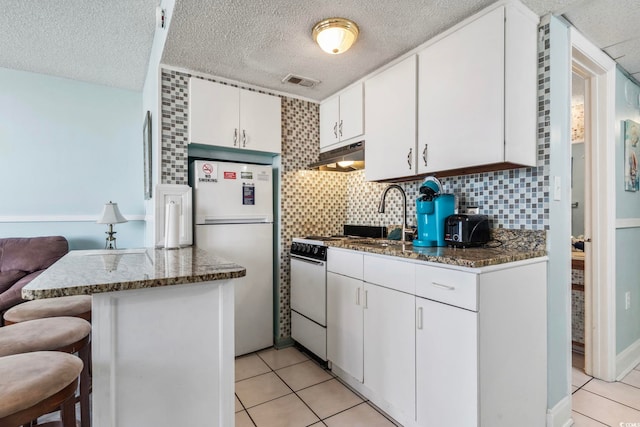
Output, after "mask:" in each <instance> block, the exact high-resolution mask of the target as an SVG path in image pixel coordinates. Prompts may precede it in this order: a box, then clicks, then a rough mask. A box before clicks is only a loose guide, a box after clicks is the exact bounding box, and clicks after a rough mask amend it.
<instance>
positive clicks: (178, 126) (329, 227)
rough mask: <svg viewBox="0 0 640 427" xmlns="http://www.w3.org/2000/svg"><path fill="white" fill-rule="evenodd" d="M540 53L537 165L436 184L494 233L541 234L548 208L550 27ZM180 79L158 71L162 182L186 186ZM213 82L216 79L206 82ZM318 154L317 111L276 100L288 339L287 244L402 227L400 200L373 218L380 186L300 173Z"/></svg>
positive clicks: (349, 177)
mask: <svg viewBox="0 0 640 427" xmlns="http://www.w3.org/2000/svg"><path fill="white" fill-rule="evenodd" d="M542 31H544V33H545V34H544V41H543V42H542V43H541V44H540V47H539V66H538V67H539V82H538V97H539V98H538V99H539V117H538V166H537V167H533V168H521V169H515V170H510V171H501V172H493V173H482V174H474V175H465V176H458V177H448V178H444V179H443V180H442V182H443V184H444V186H445V191H447V192H453V193H454V194H455V195H456V201H457V204H458V207H459V209H461V211H464V210H465V209H466V208H467V207H468V206H480V209H481V212H482V213H484V214H487V215H489V217H490V219H491V221H492V225H493V227H494V228H498V227H499V228H507V229H531V230H547V229H548V219H549V214H548V203H549V179H548V175H549V173H548V166H549V132H550V130H549V118H548V116H549V111H548V108H549V107H548V102H549V97H548V93H549V74H548V73H549V27H548V25H547V26H544V27H542ZM189 77H190V75H189V74H187V73H182V72H177V71H171V70H163V71H162V153H161V155H162V182H163V183H170V184H184V183H186V182H187V148H186V147H187V138H188V129H187V127H188V117H187V115H188V80H189ZM212 81H215V80H212ZM318 154H319V106H318V104H315V103H311V102H307V101H302V100H298V99H294V98H288V97H282V158H281V176H280V179H281V205H280V207H281V215H280V221H281V224H282V229H281V235H280V238H281V246H280V250H279V254H278V255H277V256H278V257H279V261H280V265H281V268H280V272H279V278H280V283H279V284H278V298H279V313H278V323H279V330H278V331H277V337H278V338H279V339H286V338H288V337H289V336H290V332H291V320H290V305H289V295H290V294H289V289H290V283H289V255H288V250H289V246H290V244H291V239H292V238H293V237H298V236H306V235H332V234H341V233H342V225H343V224H371V225H390V224H401V223H402V207H401V206H402V199H401V196H400V193H399V192H397V191H391V192H390V193H389V194H388V196H387V204H386V208H387V209H386V213H385V214H379V213H378V203H379V200H380V195H381V193H382V191H383V190H384V188H385V187H386V186H387V184H379V183H371V182H365V181H364V172H362V171H359V172H351V173H335V172H315V171H308V170H306V168H307V165H308V164H309V163H312V162H314V161H316V160H317V158H318ZM420 184H421V181H413V182H406V183H401V184H400V185H401V186H402V187H403V188H404V189H405V192H406V194H407V217H408V221H409V223H410V224H415V219H414V218H415V203H414V201H415V198H416V197H417V195H418V188H419V186H420Z"/></svg>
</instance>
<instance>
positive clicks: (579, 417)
mask: <svg viewBox="0 0 640 427" xmlns="http://www.w3.org/2000/svg"><path fill="white" fill-rule="evenodd" d="M583 367H584V358H583V357H582V356H581V355H579V354H577V353H574V354H573V372H572V380H571V386H572V389H573V399H572V408H573V420H574V424H573V425H574V427H592V426H593V427H596V426H597V427H602V426H611V427H619V426H620V427H632V426H633V427H636V426H640V365H638V366H636V368H635V369H634V370H632V371H631V372H629V373H628V374H627V375H626V376H625V377H624V378H623V379H622V381H619V382H611V383H608V382H605V381H601V380H598V379H595V378H592V377H590V376H589V375H587V374H585V373H584V370H583V369H584V368H583Z"/></svg>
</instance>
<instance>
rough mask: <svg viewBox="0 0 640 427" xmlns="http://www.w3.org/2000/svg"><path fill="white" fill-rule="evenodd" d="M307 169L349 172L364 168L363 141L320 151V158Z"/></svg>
mask: <svg viewBox="0 0 640 427" xmlns="http://www.w3.org/2000/svg"><path fill="white" fill-rule="evenodd" d="M309 169H313V170H320V171H332V172H351V171H355V170H360V169H364V141H360V142H354V143H353V144H349V145H345V146H344V147H340V148H336V149H334V150H330V151H325V152H324V153H320V159H319V160H318V161H317V162H316V163H312V164H310V165H309Z"/></svg>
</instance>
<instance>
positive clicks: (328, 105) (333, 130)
mask: <svg viewBox="0 0 640 427" xmlns="http://www.w3.org/2000/svg"><path fill="white" fill-rule="evenodd" d="M339 120H340V98H339V97H337V96H334V97H333V98H331V99H328V100H327V101H325V102H323V103H322V104H320V149H321V150H322V149H323V148H325V147H329V146H330V145H333V144H335V143H337V142H339V141H340V140H339V138H338V121H339Z"/></svg>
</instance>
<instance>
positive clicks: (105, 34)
mask: <svg viewBox="0 0 640 427" xmlns="http://www.w3.org/2000/svg"><path fill="white" fill-rule="evenodd" d="M159 3H160V0H102V1H101V2H97V1H93V0H55V1H54V0H0V8H1V9H0V10H2V13H1V14H0V28H2V33H3V36H2V37H1V38H0V52H1V53H0V67H4V68H12V69H18V70H26V71H33V72H38V73H44V74H51V75H56V76H61V77H67V78H72V79H76V80H81V81H88V82H92V83H99V84H106V85H110V86H115V87H121V88H126V89H133V90H141V89H142V86H143V80H144V78H145V75H146V67H147V63H148V60H149V53H150V50H151V44H152V38H153V32H154V29H155V8H156V6H157V5H158V4H159ZM491 3H493V0H401V1H396V2H391V1H371V0H307V1H300V2H298V1H293V0H261V1H258V0H216V1H206V0H176V6H175V10H174V13H173V21H172V23H171V26H170V28H169V34H168V38H167V43H166V47H165V51H164V53H163V57H162V61H163V63H165V64H168V65H172V66H176V67H180V68H184V69H191V70H195V71H199V72H202V73H206V74H212V75H216V76H220V77H224V78H228V79H233V80H238V81H241V82H246V83H248V84H252V85H256V86H261V87H265V88H268V89H273V90H277V91H282V92H286V93H291V94H295V95H299V96H303V97H307V98H311V99H316V100H322V99H324V98H326V97H327V96H328V95H331V94H332V93H334V92H336V91H338V90H340V89H342V88H343V87H345V86H347V85H349V84H350V83H352V82H353V81H355V80H358V79H359V78H361V77H363V76H365V75H366V74H368V73H369V72H371V71H373V70H375V69H376V68H378V67H379V66H381V65H383V64H384V63H386V62H388V61H390V60H391V59H393V58H396V57H398V56H400V55H402V54H403V53H405V52H407V51H409V50H411V49H412V48H414V47H416V46H417V45H419V44H421V43H423V42H425V41H426V40H428V39H430V38H431V37H433V36H435V35H436V34H438V33H440V32H442V31H444V30H445V29H447V28H449V27H451V26H452V25H454V24H456V23H458V22H460V21H461V20H463V19H464V18H466V17H468V16H470V15H472V14H474V13H475V12H477V11H479V10H481V9H482V8H484V7H486V6H487V5H489V4H491ZM523 3H525V4H526V5H527V6H528V7H529V8H530V9H532V10H533V11H534V12H535V13H537V14H538V15H540V16H542V15H545V14H547V13H554V14H562V15H564V16H565V17H566V18H567V19H568V20H569V21H570V22H572V23H573V24H574V25H575V26H576V27H577V28H578V29H579V30H580V31H581V32H582V33H583V34H584V35H585V36H586V37H587V38H588V39H590V40H591V41H593V42H594V43H595V44H596V45H597V46H598V47H600V48H604V50H605V52H607V53H608V54H609V55H610V56H612V57H613V58H614V59H617V61H618V62H619V63H620V64H621V65H622V66H623V68H625V69H626V70H627V71H628V72H629V73H631V74H632V75H633V74H634V73H635V77H636V78H638V77H640V26H639V25H638V22H640V1H638V0H524V1H523ZM332 16H344V17H346V18H350V19H353V20H354V21H356V22H357V23H358V25H359V26H360V30H361V32H360V37H359V39H358V41H357V42H356V44H355V45H354V46H353V47H352V48H351V50H349V51H348V52H346V53H344V54H342V55H337V56H332V55H327V54H325V53H324V52H322V51H321V50H320V48H319V47H318V46H316V45H315V44H314V42H313V40H312V38H311V28H312V27H313V25H314V24H315V23H316V22H317V21H319V20H321V19H323V18H327V17H332ZM288 73H293V74H297V75H301V76H304V77H310V78H313V79H316V80H320V82H321V83H320V84H319V85H318V86H316V87H314V88H303V87H299V86H293V85H291V84H283V83H281V80H282V78H283V77H285V75H287V74H288Z"/></svg>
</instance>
